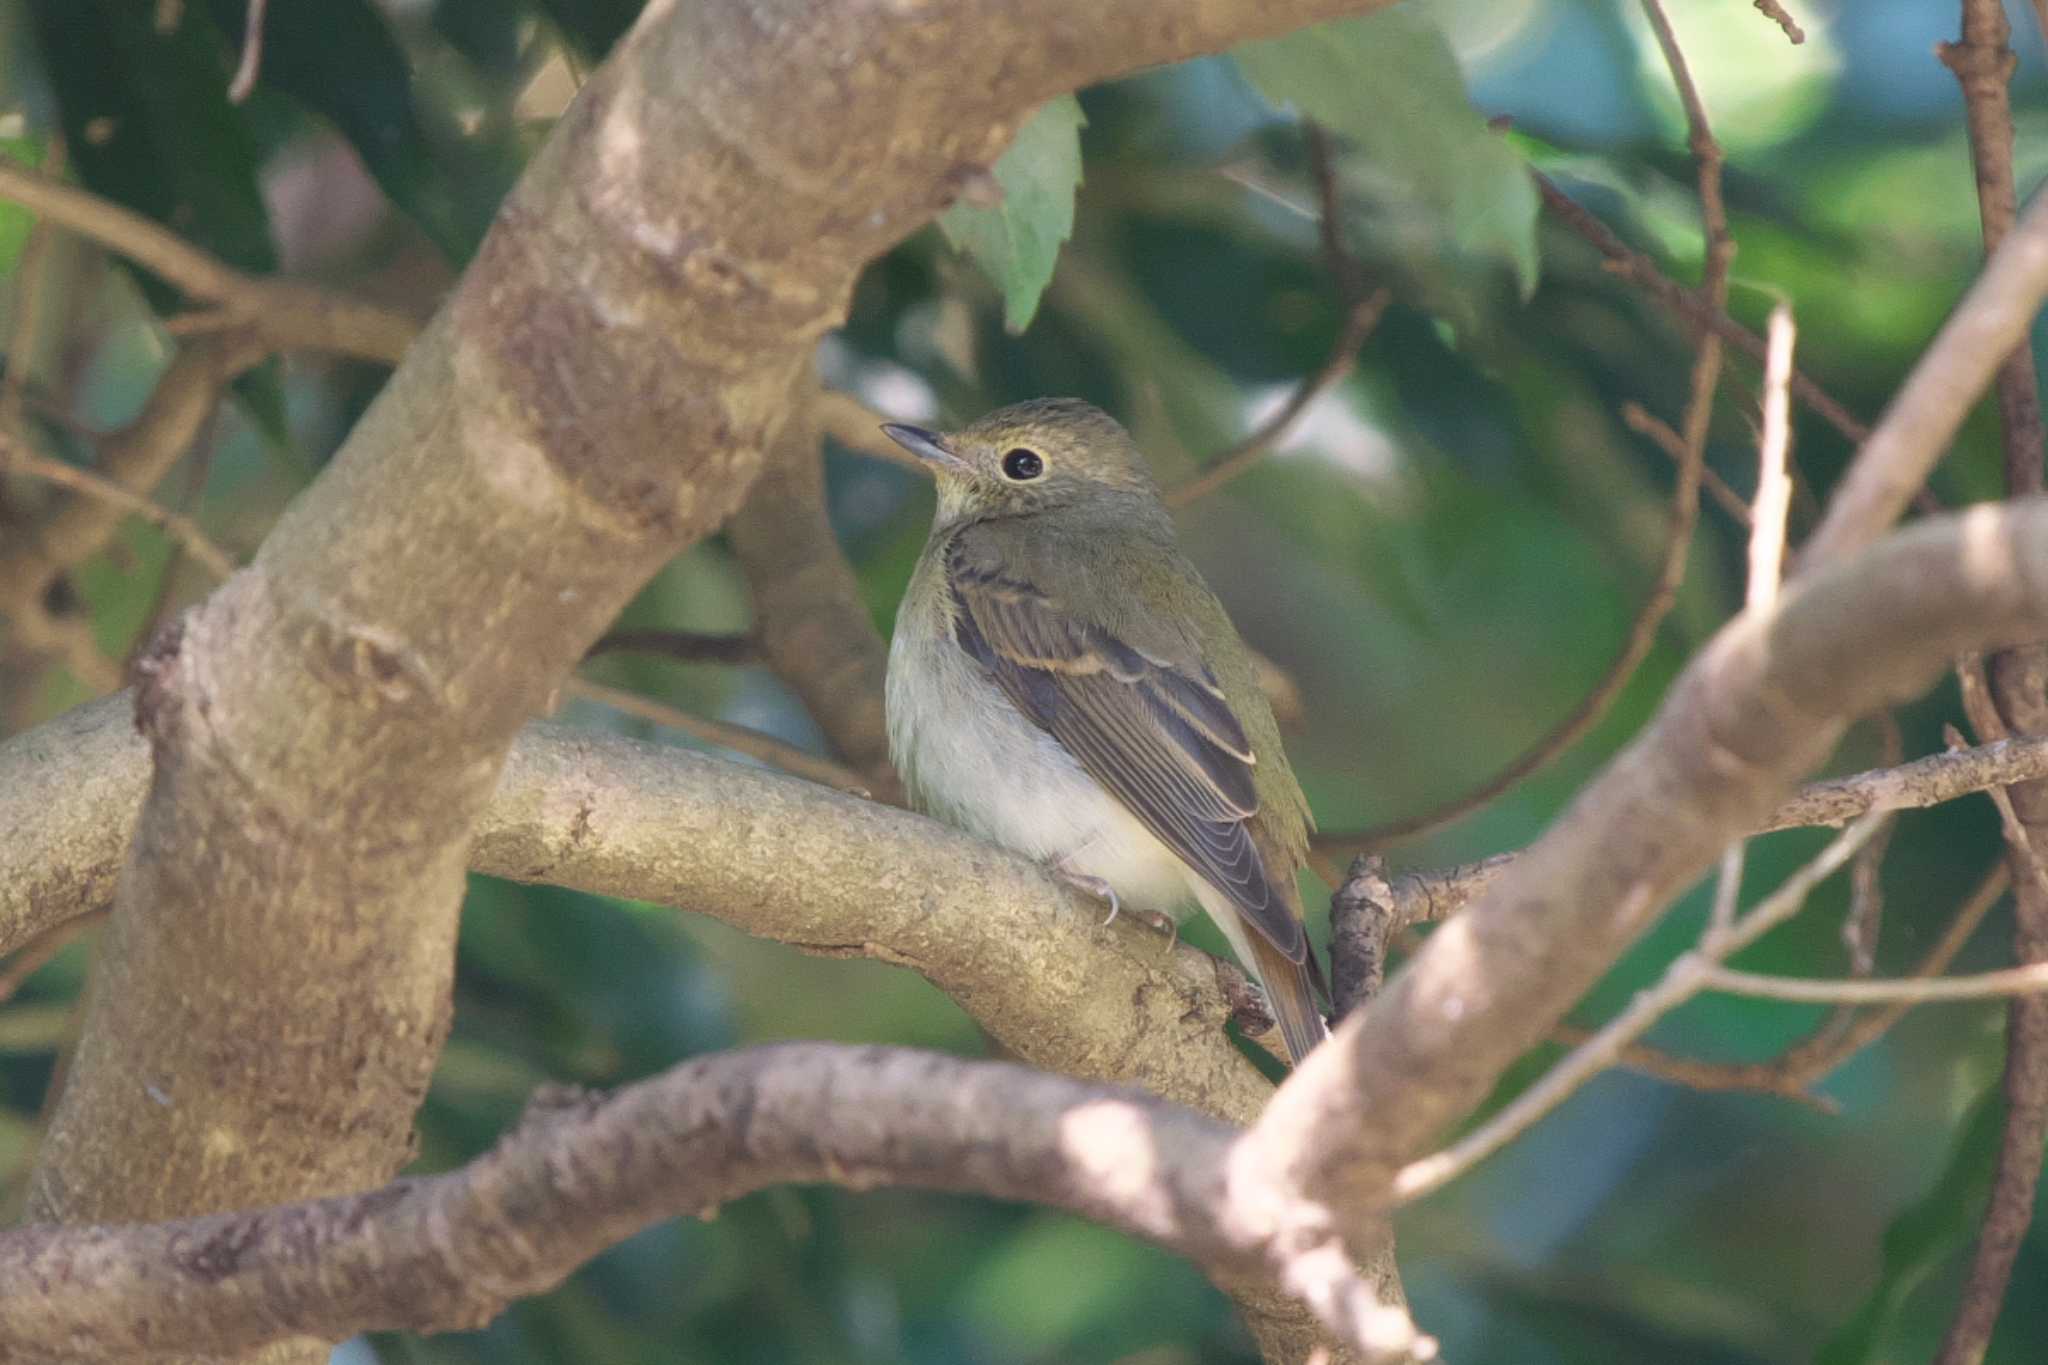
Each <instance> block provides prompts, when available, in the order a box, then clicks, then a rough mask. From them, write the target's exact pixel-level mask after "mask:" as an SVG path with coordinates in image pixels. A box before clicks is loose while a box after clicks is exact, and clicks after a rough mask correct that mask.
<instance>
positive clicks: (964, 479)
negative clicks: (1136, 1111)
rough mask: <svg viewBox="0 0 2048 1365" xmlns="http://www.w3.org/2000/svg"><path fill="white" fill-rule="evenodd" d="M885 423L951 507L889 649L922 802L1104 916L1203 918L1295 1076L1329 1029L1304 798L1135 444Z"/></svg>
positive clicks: (1034, 415)
mask: <svg viewBox="0 0 2048 1365" xmlns="http://www.w3.org/2000/svg"><path fill="white" fill-rule="evenodd" d="M882 430H883V431H884V432H886V433H887V434H888V435H889V437H890V438H891V439H892V440H894V441H895V442H896V443H897V444H898V445H901V446H902V447H903V448H904V449H906V450H908V451H910V452H911V453H912V454H913V455H916V456H917V457H918V458H919V459H921V460H923V461H924V462H925V463H926V464H928V465H930V466H931V470H932V473H933V475H934V476H935V477H936V480H937V483H938V493H939V505H938V511H937V514H936V515H935V516H934V517H933V519H932V531H931V538H930V539H929V540H928V541H926V542H925V547H924V553H923V555H922V556H921V557H920V558H919V560H918V562H917V569H916V571H915V572H914V573H913V574H912V575H911V579H910V587H909V589H908V591H907V592H906V593H905V595H904V598H903V605H902V607H901V609H900V610H899V611H898V613H897V616H896V634H895V638H894V640H893V641H891V643H890V647H889V681H888V717H889V752H890V756H891V758H892V759H893V760H894V761H895V764H896V767H897V770H898V771H899V772H900V773H901V774H902V776H903V780H904V783H905V785H906V786H907V787H908V789H909V791H910V795H911V799H912V801H913V802H914V803H915V804H916V805H917V806H918V808H919V809H920V810H923V811H925V812H926V813H927V814H930V815H933V816H936V817H937V818H939V819H941V820H944V821H946V822H947V823H949V824H952V825H957V826H959V827H960V828H962V829H965V830H967V831H969V832H970V833H973V834H976V835H979V836H980V837H982V838H984V839H987V840H989V841H990V842H992V843H996V844H1000V845H1002V846H1004V847H1006V848H1010V849H1014V850H1015V851H1017V852H1019V853H1022V854H1024V855H1025V856H1027V857H1030V858H1033V859H1036V860H1039V861H1041V862H1045V863H1047V864H1049V865H1050V866H1051V868H1052V870H1053V871H1054V872H1055V873H1056V874H1057V875H1058V876H1060V877H1061V878H1062V879H1064V880H1065V881H1067V882H1069V883H1070V884H1072V885H1075V886H1077V887H1079V888H1080V889H1082V890H1084V891H1087V892H1089V893H1090V894H1092V895H1095V896H1097V897H1100V898H1101V899H1103V900H1105V901H1107V902H1108V903H1109V906H1110V918H1112V919H1114V918H1115V917H1116V913H1117V910H1118V908H1119V906H1130V907H1132V908H1133V909H1136V910H1142V911H1145V912H1148V913H1152V914H1158V913H1162V912H1163V913H1166V914H1178V913H1185V911H1186V910H1187V908H1188V902H1189V901H1190V900H1193V901H1195V902H1198V903H1199V904H1200V905H1201V907H1202V908H1203V909H1204V910H1206V911H1207V912H1208V914H1209V917H1210V918H1211V919H1213V920H1215V921H1216V923H1217V925H1218V926H1219V927H1220V928H1221V929H1222V930H1223V935H1224V937H1225V938H1227V939H1228V940H1229V941H1230V946H1231V948H1232V949H1233V950H1234V951H1235V952H1236V954H1237V956H1238V959H1239V961H1241V962H1242V963H1243V964H1244V966H1245V967H1246V968H1247V969H1248V970H1249V971H1250V972H1251V974H1252V975H1253V976H1254V977H1255V978H1256V979H1257V980H1258V981H1259V983H1260V984H1261V985H1262V986H1263V987H1264V988H1265V992H1266V998H1267V999H1268V1001H1270V1002H1271V1005H1272V1010H1273V1015H1274V1017H1275V1018H1276V1019H1277V1020H1278V1022H1279V1025H1280V1033H1281V1037H1282V1039H1283V1041H1284V1042H1285V1043H1286V1046H1287V1052H1288V1054H1289V1057H1290V1059H1291V1060H1292V1061H1293V1062H1295V1063H1296V1064H1299V1063H1300V1061H1301V1059H1302V1058H1303V1057H1304V1056H1306V1055H1307V1054H1308V1050H1309V1049H1310V1048H1312V1047H1314V1046H1315V1045H1316V1043H1317V1042H1319V1041H1320V1040H1321V1039H1323V1038H1324V1037H1326V1036H1327V1034H1328V1028H1327V1026H1326V1025H1325V1023H1324V1021H1323V1017H1322V1015H1321V1014H1320V1013H1319V1012H1318V1011H1317V1009H1316V1005H1315V999H1314V996H1313V995H1312V994H1311V981H1312V980H1314V981H1315V983H1316V984H1317V985H1320V979H1321V972H1320V969H1319V968H1318V967H1317V966H1316V962H1315V957H1314V955H1313V954H1312V953H1311V952H1310V950H1309V946H1308V937H1307V934H1306V932H1305V931H1304V929H1303V926H1302V916H1301V893H1300V889H1299V888H1298V887H1297V886H1296V884H1295V874H1296V872H1298V871H1299V870H1300V868H1301V866H1302V863H1303V861H1304V859H1305V858H1306V856H1307V849H1308V835H1309V830H1310V828H1311V816H1310V814H1309V809H1308V802H1307V801H1306V800H1305V799H1304V798H1303V796H1302V794H1301V787H1300V784H1298V783H1297V782H1296V781H1295V779H1294V773H1293V771H1292V769H1290V768H1289V767H1288V765H1287V755H1286V754H1285V753H1284V752H1282V751H1281V748H1280V734H1279V727H1278V726H1277V725H1275V724H1274V721H1273V712H1272V708H1271V707H1270V706H1268V705H1267V702H1266V698H1265V696H1264V694H1263V693H1262V692H1261V691H1260V690H1259V685H1258V677H1257V673H1256V671H1255V668H1254V665H1253V662H1252V656H1251V652H1250V651H1249V650H1248V649H1247V648H1246V647H1245V643H1244V641H1243V640H1241V639H1239V638H1238V634H1237V630H1236V628H1235V627H1234V626H1232V625H1231V622H1230V617H1229V616H1228V615H1227V614H1226V613H1225V612H1224V610H1223V604H1222V603H1221V602H1219V601H1217V600H1216V595H1215V594H1214V593H1213V592H1211V591H1210V590H1209V586H1208V584H1206V583H1204V582H1203V581H1202V576H1201V575H1200V574H1199V573H1197V572H1196V571H1195V566H1194V565H1193V564H1191V563H1189V562H1188V559H1187V557H1186V556H1185V555H1183V554H1182V553H1181V551H1180V547H1179V545H1178V543H1177V542H1176V540H1175V537H1174V528H1173V520H1172V517H1171V515H1170V514H1169V513H1168V512H1167V510H1166V504H1165V503H1164V502H1163V501H1161V499H1160V496H1159V488H1158V485H1157V484H1155V483H1154V482H1153V481H1152V475H1151V472H1150V471H1149V470H1148V469H1147V468H1146V465H1145V458H1144V456H1143V455H1142V454H1140V453H1139V451H1138V448H1137V446H1136V444H1135V443H1134V442H1133V441H1132V440H1131V437H1130V433H1129V432H1127V431H1125V430H1124V429H1123V427H1122V426H1121V425H1119V424H1118V423H1117V422H1116V420H1115V419H1114V418H1112V417H1110V416H1109V414H1107V413H1105V412H1103V411H1102V410H1101V409H1099V408H1096V407H1093V406H1091V405H1089V404H1087V403H1084V402H1081V401H1080V400H1079V399H1073V398H1046V399H1037V400H1034V401H1031V402H1027V403H1018V404H1015V405H1013V406H1011V407H1007V408H1002V409H1000V410H998V411H996V412H992V413H990V414H989V415H988V416H986V417H983V418H982V419H981V420H980V421H978V422H975V423H974V424H973V425H971V426H968V427H964V428H962V429H961V430H959V431H955V432H950V433H944V434H941V433H937V432H931V431H926V430H924V429H922V428H919V427H912V426H902V425H898V424H895V423H889V424H886V425H884V426H883V428H882Z"/></svg>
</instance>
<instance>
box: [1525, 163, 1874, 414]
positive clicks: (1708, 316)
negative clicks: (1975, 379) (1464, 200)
mask: <svg viewBox="0 0 2048 1365" xmlns="http://www.w3.org/2000/svg"><path fill="white" fill-rule="evenodd" d="M1533 175H1534V178H1535V181H1536V190H1537V193H1538V194H1540V195H1541V196H1542V199H1543V206H1544V207H1545V208H1546V209H1548V210H1550V212H1551V214H1552V215H1553V216H1555V217H1556V218H1557V219H1558V221H1559V222H1562V223H1563V224H1564V225H1565V226H1566V227H1569V228H1570V229H1572V231H1574V232H1576V233H1578V234H1579V235H1580V236H1581V237H1584V238H1585V239H1586V240H1587V241H1588V242H1589V243H1591V244H1592V246H1593V248H1594V249H1595V250H1596V251H1598V252H1599V253H1600V254H1601V255H1602V256H1604V257H1606V258H1607V263H1608V268H1609V269H1610V270H1611V271H1612V272H1613V273H1614V274H1615V275H1616V276H1618V277H1620V278H1622V279H1625V280H1627V281H1628V282H1629V283H1631V284H1634V285H1635V286H1637V287H1638V288H1640V289H1641V290H1643V291H1644V292H1645V293H1647V294H1648V295H1649V296H1650V297H1651V298H1653V299H1655V300H1656V301H1657V302H1658V303H1661V304H1663V305H1664V306H1665V307H1666V308H1668V309H1670V310H1671V311H1672V312H1674V313H1676V314H1678V315H1679V316H1680V317H1682V318H1684V319H1685V320H1686V321H1687V322H1690V323H1692V324H1693V325H1694V326H1695V327H1705V328H1709V329H1711V330H1712V331H1713V333H1714V334H1715V335H1716V336H1718V337H1720V338H1721V339H1722V340H1723V341H1725V342H1727V343H1728V344H1729V345H1731V346H1733V347H1735V348H1736V349H1737V350H1739V351H1741V352H1743V353H1744V354H1745V355H1747V356H1749V357H1750V358H1751V359H1753V360H1756V361H1759V362H1761V361H1762V360H1763V359H1764V357H1765V354H1766V353H1767V351H1768V349H1769V348H1768V343H1766V342H1765V340H1764V338H1762V337H1761V336H1758V335H1757V334H1756V333H1755V332H1752V331H1751V330H1749V328H1747V327H1744V326H1743V325H1742V324H1741V323H1739V322H1737V321H1735V320H1734V319H1733V318H1731V317H1729V316H1728V314H1727V313H1726V311H1724V310H1722V309H1718V308H1714V307H1711V306H1709V305H1708V304H1707V303H1706V301H1705V300H1704V299H1702V298H1701V296H1700V295H1699V294H1697V293H1695V292H1694V291H1693V290H1691V289H1688V288H1686V287H1685V286H1684V285H1682V284H1680V283H1678V282H1677V281H1676V280H1673V279H1671V278H1670V277H1668V276H1667V275H1665V274H1664V272H1663V271H1661V270H1659V269H1658V268H1657V263H1656V262H1655V261H1653V260H1651V259H1650V258H1649V257H1648V256H1645V255H1644V254H1643V253H1642V252H1640V251H1637V250H1635V249H1634V248H1633V247H1631V246H1629V245H1628V244H1627V243H1626V242H1624V241H1622V240H1621V238H1619V237H1617V236H1615V235H1614V231H1613V229H1611V228H1609V227H1608V226H1607V224H1605V223H1603V222H1601V221H1600V220H1599V219H1598V218H1596V217H1594V216H1593V215H1592V214H1590V213H1588V212H1587V211H1586V210H1585V209H1584V208H1583V207H1581V206H1580V204H1579V202H1578V201H1577V200H1575V199H1573V198H1572V197H1571V196H1570V195H1568V194H1566V193H1565V192H1564V191H1563V190H1562V189H1561V188H1559V187H1558V184H1557V182H1556V181H1554V180H1552V179H1550V178H1549V177H1548V176H1546V175H1544V174H1542V173H1541V172H1534V173H1533ZM1792 396H1793V397H1795V398H1797V399H1798V400H1799V401H1800V402H1801V403H1804V404H1805V405H1806V406H1807V407H1808V408H1810V409H1812V410H1813V412H1815V413H1816V414H1818V415H1819V416H1820V417H1821V418H1822V419H1823V420H1825V421H1826V422H1827V423H1828V425H1830V426H1832V427H1834V428H1835V430H1837V431H1839V432H1840V433H1841V434H1842V435H1843V436H1844V437H1846V438H1847V439H1848V440H1849V441H1850V442H1852V443H1856V444H1860V443H1861V442H1862V441H1864V440H1865V439H1866V438H1868V437H1869V435H1870V427H1869V424H1868V423H1866V422H1864V421H1863V420H1862V419H1860V418H1858V417H1857V416H1856V415H1855V414H1854V413H1852V412H1850V411H1849V409H1848V408H1846V407H1844V406H1843V405H1842V404H1841V403H1839V402H1837V401H1836V400H1835V399H1834V398H1833V397H1831V396H1830V395H1829V394H1828V392H1827V390H1825V389H1823V388H1821V387H1820V385H1819V384H1817V383H1815V382H1814V381H1813V379H1812V378H1811V377H1809V376H1807V375H1805V374H1802V373H1801V372H1800V371H1798V370H1797V369H1794V370H1793V371H1792Z"/></svg>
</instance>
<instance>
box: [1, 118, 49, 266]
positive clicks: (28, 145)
mask: <svg viewBox="0 0 2048 1365" xmlns="http://www.w3.org/2000/svg"><path fill="white" fill-rule="evenodd" d="M43 150H44V149H43V144H42V143H41V142H40V141H39V140H37V139H35V138H27V137H0V157H5V158H6V159H7V160H9V161H12V162H15V163H16V164H18V165H22V166H40V165H42V164H43ZM34 226H35V215H34V214H32V213H30V212H29V211H28V210H27V209H25V208H23V207H22V206H21V205H19V204H16V203H14V202H12V201H11V200H5V199H0V277H5V276H7V275H10V274H12V273H13V271H14V263H15V262H16V261H18V260H20V259H21V251H22V248H23V247H25V246H27V245H28V234H29V229H31V228H32V227H34Z"/></svg>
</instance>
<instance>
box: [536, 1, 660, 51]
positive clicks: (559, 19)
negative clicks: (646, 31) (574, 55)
mask: <svg viewBox="0 0 2048 1365" xmlns="http://www.w3.org/2000/svg"><path fill="white" fill-rule="evenodd" d="M643 4H644V0H541V8H543V9H545V10H546V11H547V12H548V16H549V17H550V18H552V19H553V20H554V21H555V27H556V28H558V29H560V30H561V31H562V34H563V36H564V37H566V38H568V39H569V41H570V42H572V43H574V44H575V45H576V47H577V49H578V50H579V51H581V52H582V54H583V55H584V56H585V57H586V58H589V59H592V60H595V59H597V58H600V57H602V56H604V54H605V53H607V52H609V51H611V50H612V44H613V43H616V42H617V41H618V40H619V39H620V38H622V37H624V36H625V33H626V30H627V29H629V28H631V27H633V21H634V20H635V19H637V18H639V17H640V10H641V8H642V6H643Z"/></svg>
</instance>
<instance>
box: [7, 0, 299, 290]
mask: <svg viewBox="0 0 2048 1365" xmlns="http://www.w3.org/2000/svg"><path fill="white" fill-rule="evenodd" d="M31 12H32V13H33V15H34V17H35V21H36V34H37V37H38V38H39V39H40V40H41V43H42V50H43V59H44V65H45V68H46V70H47V71H48V73H49V77H50V83H51V85H52V86H53V87H54V88H55V91H56V96H57V105H58V111H59V115H60V118H61V122H62V125H63V128H64V140H65V145H66V147H67V148H68V150H69V153H70V158H71V163H72V165H73V167H75V168H76V171H77V174H78V178H79V179H80V180H81V181H82V182H84V184H85V185H86V187H87V188H89V189H91V190H93V191H94V192H95V193H97V194H102V195H105V196H106V197H107V198H109V199H112V200H114V201H115V202H117V203H121V204H126V205H127V206H128V207H129V208H132V209H135V210H136V211H138V212H140V213H145V214H147V215H149V216H150V217H151V218H154V219H156V220H157V221H158V222H160V223H163V224H165V225H166V226H168V227H170V228H172V229H174V230H175V231H177V232H178V233H180V234H182V235H183V236H184V237H186V238H187V239H189V240H190V241H192V242H194V243H196V244H198V245H199V246H202V247H205V248H206V249H207V250H208V251H211V252H213V253H214V254H215V255H216V256H219V257H221V258H222V259H223V260H225V261H227V262H228V263H229V264H230V265H234V266H238V267H240V268H241V269H243V270H248V271H252V272H258V273H264V272H268V271H271V270H274V269H276V267H277V257H276V252H275V250H274V249H273V247H272V245H271V240H270V219H269V215H268V213H267V212H266V211H265V209H264V205H263V196H262V194H261V193H260V192H259V191H258V189H257V162H258V155H259V152H258V148H257V145H256V141H255V139H254V137H253V136H252V135H251V133H250V130H249V127H248V124H247V122H246V120H245V119H244V118H243V116H242V113H241V111H240V110H237V109H236V108H235V107H234V106H233V105H231V104H229V103H228V98H227V86H228V78H229V76H230V74H231V69H230V56H229V53H228V50H227V47H226V45H225V44H224V42H223V40H222V38H221V35H220V32H219V31H218V30H217V29H215V27H214V26H213V24H212V23H211V21H210V20H208V18H207V17H206V16H205V14H204V13H202V12H201V11H199V10H198V9H197V8H196V7H193V6H182V7H168V8H167V7H162V6H150V5H143V4H135V3H130V2H129V0H31ZM159 13H161V14H163V15H166V16H168V17H170V19H171V23H170V24H169V26H168V27H166V26H164V25H162V24H159V23H158V22H157V16H158V14H159ZM274 27H277V28H290V27H293V26H292V25H290V24H278V25H275V26H274ZM145 287H146V288H147V290H148V292H149V294H150V300H151V303H152V304H153V305H154V306H155V307H157V308H158V309H159V310H164V309H168V308H170V307H171V306H172V305H173V301H174V299H175V297H176V296H175V294H174V293H173V292H172V291H171V290H169V289H168V288H167V287H165V286H162V285H160V284H158V283H156V282H155V281H154V280H149V281H148V282H147V283H146V286H145Z"/></svg>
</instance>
